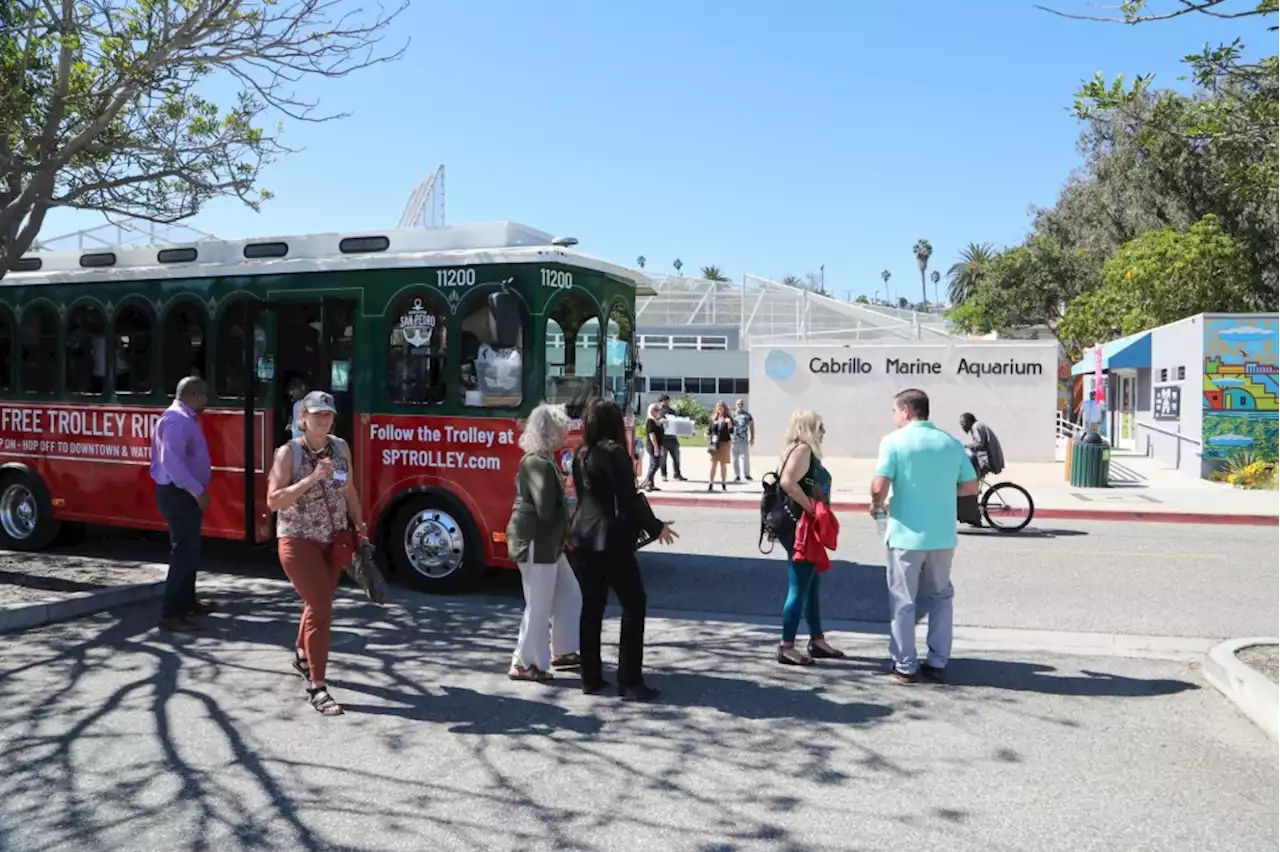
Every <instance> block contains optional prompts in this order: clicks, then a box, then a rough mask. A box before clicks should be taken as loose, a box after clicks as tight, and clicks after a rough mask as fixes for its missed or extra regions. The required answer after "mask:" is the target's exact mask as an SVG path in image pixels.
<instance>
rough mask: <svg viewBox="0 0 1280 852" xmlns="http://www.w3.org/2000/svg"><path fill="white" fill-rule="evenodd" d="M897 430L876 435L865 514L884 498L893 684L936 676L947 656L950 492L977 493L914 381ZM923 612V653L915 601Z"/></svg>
mask: <svg viewBox="0 0 1280 852" xmlns="http://www.w3.org/2000/svg"><path fill="white" fill-rule="evenodd" d="M893 424H894V426H895V427H896V431H894V432H891V433H890V434H888V435H886V436H885V437H884V438H883V439H882V440H881V441H880V457H879V459H878V460H877V462H876V472H875V477H874V478H873V479H872V480H871V514H872V516H873V517H875V516H877V515H880V514H881V513H883V512H884V511H885V508H886V501H887V500H888V499H889V497H890V489H891V488H892V491H893V494H892V498H893V499H892V503H890V504H889V505H888V524H887V527H886V530H885V546H886V548H887V549H888V564H887V566H886V569H885V572H886V580H887V582H888V586H889V619H890V621H889V656H890V658H891V659H892V663H891V666H890V669H889V674H890V675H891V676H892V677H893V678H894V680H896V681H898V682H899V683H915V682H916V681H917V680H919V678H920V676H921V675H923V676H924V677H925V678H926V679H928V680H933V681H938V682H940V681H942V680H943V678H944V675H945V673H946V668H947V662H948V661H949V660H950V658H951V635H952V621H953V609H952V598H953V596H954V594H955V590H954V589H953V588H952V585H951V561H952V557H953V556H954V555H955V549H956V543H957V536H956V498H957V497H969V496H973V495H975V494H977V493H978V480H977V477H976V476H975V475H974V470H973V464H972V463H971V462H970V461H969V456H968V454H967V453H966V452H965V449H964V445H962V444H961V443H960V442H959V441H958V440H956V439H955V438H953V437H952V436H951V435H948V434H947V433H946V432H944V431H942V430H941V429H939V428H938V427H936V426H934V425H933V424H932V423H930V422H929V396H928V395H927V394H926V393H925V392H924V391H922V390H916V389H914V388H912V389H909V390H904V391H902V392H901V393H899V394H898V395H897V396H895V397H894V398H893ZM917 601H919V605H920V606H922V607H924V609H925V612H926V613H927V614H928V616H929V635H928V646H929V653H928V656H927V658H926V660H925V662H924V664H923V665H921V664H920V662H919V660H918V658H917V656H916V606H917Z"/></svg>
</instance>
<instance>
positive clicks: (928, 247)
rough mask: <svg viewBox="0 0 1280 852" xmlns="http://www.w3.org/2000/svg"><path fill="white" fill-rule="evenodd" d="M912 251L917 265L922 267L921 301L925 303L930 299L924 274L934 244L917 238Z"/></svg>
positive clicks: (927, 267) (931, 255)
mask: <svg viewBox="0 0 1280 852" xmlns="http://www.w3.org/2000/svg"><path fill="white" fill-rule="evenodd" d="M911 251H912V253H914V254H915V256H916V266H917V267H918V268H919V269H920V302H921V303H922V304H923V303H925V302H928V301H929V288H928V287H927V286H925V283H924V276H925V272H926V271H927V270H928V269H929V258H931V257H933V244H932V243H930V242H929V241H928V240H923V239H921V240H916V244H915V245H914V246H912V247H911Z"/></svg>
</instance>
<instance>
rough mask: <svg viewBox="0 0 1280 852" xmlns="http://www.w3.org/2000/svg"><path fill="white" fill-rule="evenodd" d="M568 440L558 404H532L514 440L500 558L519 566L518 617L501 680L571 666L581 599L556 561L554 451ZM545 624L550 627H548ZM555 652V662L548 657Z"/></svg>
mask: <svg viewBox="0 0 1280 852" xmlns="http://www.w3.org/2000/svg"><path fill="white" fill-rule="evenodd" d="M568 434H569V417H568V415H567V414H565V411H564V408H563V407H561V406H558V405H540V406H538V407H537V408H535V409H534V410H533V411H532V412H531V413H530V414H529V419H528V421H526V423H525V428H524V433H523V434H522V435H521V436H520V447H521V449H523V450H524V451H525V456H524V458H522V459H521V460H520V472H519V473H518V474H517V475H516V502H515V505H514V506H513V507H512V509H511V520H510V521H509V522H508V523H507V553H508V555H509V556H510V557H511V559H512V561H514V562H515V563H516V565H518V566H519V567H520V582H521V583H522V584H523V585H524V600H525V606H524V617H523V618H522V619H521V620H520V638H519V639H518V640H517V641H516V650H515V653H514V654H513V655H512V657H511V669H510V670H509V671H508V672H507V677H509V678H511V679H512V680H532V681H539V682H544V681H548V680H551V674H550V670H551V667H552V666H555V667H556V668H568V667H572V666H575V665H578V664H579V663H580V662H581V658H580V657H579V656H578V629H579V617H580V613H581V611H582V593H581V591H580V590H579V589H578V580H577V578H576V577H574V575H573V569H572V568H570V567H569V561H568V560H567V559H566V558H565V555H564V545H565V534H566V532H567V529H568V523H569V510H568V506H567V505H566V503H565V498H564V477H563V475H562V474H561V472H560V469H559V468H558V467H557V466H556V462H555V453H556V450H558V449H560V448H561V447H563V446H564V442H565V438H566V437H567V436H568ZM548 622H550V628H548ZM553 650H554V651H555V654H556V656H555V658H554V659H553V658H552V656H551V653H552V651H553Z"/></svg>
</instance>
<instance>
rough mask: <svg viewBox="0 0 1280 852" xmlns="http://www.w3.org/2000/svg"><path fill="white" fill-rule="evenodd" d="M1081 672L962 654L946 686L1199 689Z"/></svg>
mask: <svg viewBox="0 0 1280 852" xmlns="http://www.w3.org/2000/svg"><path fill="white" fill-rule="evenodd" d="M1080 674H1081V675H1082V676H1074V675H1067V674H1063V673H1059V672H1058V670H1057V669H1056V668H1054V667H1053V666H1050V665H1045V664H1042V663H1021V662H1013V661H1009V660H984V659H976V658H974V657H962V658H957V659H953V660H952V661H951V662H950V663H949V664H948V665H947V685H948V686H975V687H977V686H985V687H991V688H992V689H1005V690H1012V691H1015V692H1039V693H1043V694H1045V695H1079V696H1086V697H1095V698H1103V697H1111V698H1146V697H1154V696H1161V695H1175V694H1177V693H1179V692H1184V691H1186V690H1188V689H1199V688H1200V687H1199V686H1197V685H1196V684H1194V683H1190V682H1188V681H1184V680H1169V679H1161V678H1156V679H1151V680H1147V679H1143V678H1132V677H1124V676H1122V675H1116V674H1109V673H1107V672H1095V671H1087V670H1084V671H1081V673H1080Z"/></svg>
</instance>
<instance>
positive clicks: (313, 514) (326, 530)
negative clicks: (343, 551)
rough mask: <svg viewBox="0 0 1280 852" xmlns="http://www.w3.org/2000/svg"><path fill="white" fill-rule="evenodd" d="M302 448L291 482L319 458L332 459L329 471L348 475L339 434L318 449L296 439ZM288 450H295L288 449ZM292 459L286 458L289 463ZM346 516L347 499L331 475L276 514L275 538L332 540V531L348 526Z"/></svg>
mask: <svg viewBox="0 0 1280 852" xmlns="http://www.w3.org/2000/svg"><path fill="white" fill-rule="evenodd" d="M297 443H298V445H299V447H300V449H301V450H302V465H301V467H300V468H299V469H298V474H297V476H296V477H295V478H294V482H297V481H299V480H302V479H305V478H306V477H308V476H310V475H311V472H312V471H313V470H315V469H316V463H317V462H319V461H320V460H321V459H325V458H327V459H329V460H330V461H331V462H333V472H334V473H335V474H337V473H338V472H339V471H342V472H345V473H346V474H347V475H348V477H349V476H350V470H349V469H348V467H347V454H346V453H345V452H343V451H342V449H341V448H342V447H343V446H344V442H343V441H342V440H341V439H340V438H330V439H329V444H328V446H326V447H325V448H324V449H323V450H321V451H320V452H318V453H314V452H312V451H311V449H310V448H309V447H307V445H306V444H305V443H302V439H299V440H298V441H297ZM290 452H291V453H296V452H298V450H295V449H290ZM292 465H293V461H292V458H291V459H290V467H291V468H292ZM350 526H351V525H350V522H349V521H348V519H347V500H346V498H345V497H343V495H342V486H341V484H340V483H338V482H336V481H335V478H334V477H331V478H330V479H327V480H323V481H321V482H317V483H316V484H315V485H313V486H311V487H310V488H308V489H307V490H306V491H304V492H303V493H302V495H301V496H300V497H298V500H297V502H295V503H294V504H293V505H292V506H289V507H288V508H286V509H281V510H280V511H279V513H278V514H277V515H276V538H305V539H308V540H310V541H318V542H320V543H322V544H328V543H329V542H331V541H333V534H334V533H335V532H341V531H342V530H346V529H350Z"/></svg>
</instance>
